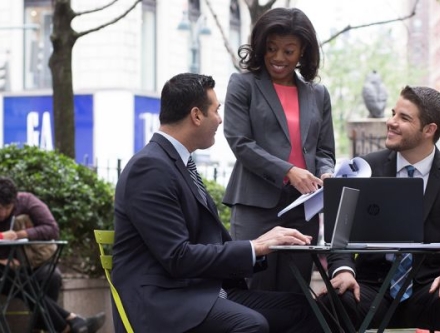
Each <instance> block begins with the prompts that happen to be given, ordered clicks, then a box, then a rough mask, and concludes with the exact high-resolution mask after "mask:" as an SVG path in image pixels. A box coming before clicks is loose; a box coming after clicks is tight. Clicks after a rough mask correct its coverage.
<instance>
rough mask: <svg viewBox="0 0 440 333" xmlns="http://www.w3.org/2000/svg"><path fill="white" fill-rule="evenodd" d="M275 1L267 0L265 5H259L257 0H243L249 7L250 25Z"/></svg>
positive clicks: (275, 0)
mask: <svg viewBox="0 0 440 333" xmlns="http://www.w3.org/2000/svg"><path fill="white" fill-rule="evenodd" d="M275 2H277V0H269V1H268V2H267V3H266V4H265V5H263V6H260V4H259V3H258V0H245V3H246V6H247V7H248V9H249V14H250V15H251V22H252V26H253V25H254V24H255V22H257V20H258V18H259V17H260V16H261V15H262V14H263V13H265V12H267V11H268V10H269V9H271V8H272V6H273V4H274V3H275Z"/></svg>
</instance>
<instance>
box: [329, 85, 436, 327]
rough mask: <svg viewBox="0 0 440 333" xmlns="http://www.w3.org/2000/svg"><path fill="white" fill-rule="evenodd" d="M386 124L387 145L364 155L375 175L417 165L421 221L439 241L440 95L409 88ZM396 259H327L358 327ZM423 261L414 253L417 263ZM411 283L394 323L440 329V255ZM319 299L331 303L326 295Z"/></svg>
mask: <svg viewBox="0 0 440 333" xmlns="http://www.w3.org/2000/svg"><path fill="white" fill-rule="evenodd" d="M387 128H388V133H387V138H386V142H385V144H386V147H387V149H385V150H381V151H378V152H374V153H371V154H369V155H367V156H365V160H366V161H367V162H368V163H369V164H370V166H371V169H372V177H408V172H407V169H406V166H408V165H412V166H413V167H415V172H414V177H420V178H423V181H424V221H420V223H423V225H424V242H427V243H433V242H440V152H439V150H438V149H437V147H436V145H435V143H436V142H437V141H438V139H439V137H440V93H439V92H438V91H436V90H434V89H431V88H427V87H409V86H407V87H405V88H404V89H403V90H402V91H401V93H400V97H399V99H398V100H397V103H396V105H395V106H394V108H393V109H392V115H391V117H390V118H389V119H388V120H387ZM410 176H411V175H410ZM391 260H392V257H390V256H386V255H385V254H375V255H371V254H369V255H366V254H359V255H358V256H357V258H356V260H355V258H354V257H352V256H345V255H330V256H329V257H328V264H329V265H328V273H329V275H330V277H332V280H331V282H332V285H333V287H334V288H336V289H338V291H339V294H340V295H341V300H342V301H343V303H344V306H345V308H346V309H347V312H348V314H349V316H350V319H351V321H352V322H353V324H354V326H355V327H356V328H359V326H360V324H361V322H362V320H363V319H364V318H365V315H366V313H367V311H368V310H369V308H370V306H371V303H372V302H373V300H374V297H375V296H376V295H377V293H378V291H379V288H380V287H381V285H382V281H383V280H384V279H385V276H386V274H387V273H388V271H389V269H390V267H391ZM419 260H420V257H419V256H417V255H413V260H412V265H413V266H415V265H417V264H418V262H419ZM412 282H413V285H412V294H411V296H410V297H409V298H407V299H405V300H403V301H401V302H400V303H399V306H398V307H397V310H396V312H395V314H394V317H393V318H392V320H391V323H390V326H392V327H393V326H394V327H420V328H425V329H430V330H439V329H440V316H439V313H440V297H439V295H440V290H439V286H440V254H437V253H436V254H434V253H433V254H431V255H428V256H427V257H426V259H425V260H424V261H423V263H422V266H421V268H420V269H419V271H418V272H417V274H416V276H415V278H414V279H413V281H412ZM320 300H321V301H323V302H324V303H328V299H327V297H321V298H320ZM392 301H393V298H392V295H391V293H390V292H389V291H388V292H387V293H386V294H385V297H384V300H383V301H382V303H381V304H380V305H379V307H378V308H377V310H376V314H375V316H374V318H373V320H372V327H378V326H379V323H380V321H381V320H382V318H383V317H384V316H385V313H386V311H387V309H388V308H389V307H390V304H391V302H392ZM342 325H343V323H342ZM335 331H336V329H335Z"/></svg>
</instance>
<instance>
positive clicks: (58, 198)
mask: <svg viewBox="0 0 440 333" xmlns="http://www.w3.org/2000/svg"><path fill="white" fill-rule="evenodd" d="M0 175H2V176H8V177H11V178H12V179H13V180H14V181H15V183H16V184H17V187H18V188H19V190H20V191H27V192H31V193H33V194H35V195H36V196H37V197H39V198H40V199H41V200H42V201H44V202H45V203H46V204H47V205H48V206H49V209H50V210H51V212H52V214H53V215H54V217H55V219H56V220H57V222H58V224H59V227H60V238H61V239H63V240H67V241H68V242H69V245H68V246H66V247H65V249H64V250H63V257H62V264H63V265H64V266H66V267H69V268H71V269H73V270H75V271H77V272H79V273H83V274H87V275H89V276H95V275H101V274H102V269H101V268H100V262H99V256H98V253H99V252H98V249H97V246H96V243H95V238H94V235H93V230H94V229H110V228H113V195H114V187H113V185H112V184H110V183H107V182H105V181H103V180H100V179H98V177H97V175H96V172H94V171H93V170H91V169H89V168H88V167H86V166H83V165H79V164H76V163H75V161H74V160H72V159H71V158H68V157H66V156H64V155H62V154H59V153H56V152H53V151H43V150H40V149H39V148H37V147H31V146H24V147H23V148H19V147H18V146H15V145H10V146H7V147H5V148H2V149H0Z"/></svg>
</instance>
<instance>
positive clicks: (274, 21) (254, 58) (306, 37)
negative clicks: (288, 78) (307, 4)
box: [238, 8, 320, 82]
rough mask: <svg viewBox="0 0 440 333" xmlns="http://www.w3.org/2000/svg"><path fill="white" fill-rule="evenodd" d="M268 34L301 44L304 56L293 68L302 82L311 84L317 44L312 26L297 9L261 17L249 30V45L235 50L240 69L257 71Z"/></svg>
mask: <svg viewBox="0 0 440 333" xmlns="http://www.w3.org/2000/svg"><path fill="white" fill-rule="evenodd" d="M270 34H277V35H280V36H286V35H293V36H296V37H298V38H299V39H300V40H301V43H302V46H303V47H304V53H303V55H302V56H301V60H300V62H299V66H298V67H297V68H298V69H299V72H300V73H301V75H302V76H303V77H304V79H305V80H306V81H309V82H310V81H313V80H314V79H315V77H316V76H317V75H318V68H319V62H320V54H319V44H318V40H317V38H316V32H315V28H314V27H313V25H312V22H310V20H309V18H308V17H307V16H306V14H304V12H302V11H301V10H299V9H298V8H274V9H271V10H269V11H267V12H265V13H264V14H263V15H261V17H260V18H259V19H258V21H257V23H255V26H254V28H253V29H252V34H251V43H250V44H244V45H242V46H240V48H239V49H238V56H239V57H240V67H241V68H243V69H246V70H249V71H251V72H254V73H256V72H259V71H261V69H262V68H263V67H264V55H265V53H266V40H267V37H268V36H269V35H270Z"/></svg>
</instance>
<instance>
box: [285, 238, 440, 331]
mask: <svg viewBox="0 0 440 333" xmlns="http://www.w3.org/2000/svg"><path fill="white" fill-rule="evenodd" d="M277 251H278V252H281V253H283V252H284V253H292V252H296V253H300V252H302V253H304V252H306V253H309V254H310V255H311V257H312V259H313V262H314V264H315V266H316V268H317V269H318V271H319V274H320V275H321V278H322V280H323V282H324V283H325V286H326V288H327V291H328V295H329V297H330V303H331V304H332V309H331V311H332V312H333V314H334V315H336V313H338V314H339V315H340V316H341V317H342V320H343V321H344V323H346V324H347V325H348V331H349V332H352V333H356V332H360V333H363V332H365V331H366V330H367V329H368V326H369V325H370V323H371V320H372V319H373V316H374V314H375V312H376V309H377V308H378V306H379V304H380V302H381V301H382V299H383V297H384V295H385V293H386V292H387V290H388V288H389V286H390V282H391V279H392V277H393V275H394V273H395V272H396V270H397V268H398V266H399V263H400V261H401V260H402V257H403V254H405V253H413V254H418V255H421V256H422V257H421V260H420V261H419V263H418V265H417V266H416V267H413V269H412V270H411V272H410V273H409V274H408V275H407V277H406V280H405V283H404V284H403V285H402V288H401V289H400V291H399V293H398V294H397V296H396V298H395V299H394V301H393V302H392V303H391V306H390V307H389V309H388V311H387V312H386V314H385V317H384V318H383V319H382V321H381V323H380V325H379V328H378V331H377V332H383V331H384V330H385V328H386V326H387V325H388V323H389V321H390V319H391V317H392V315H393V314H394V312H395V310H396V308H397V306H398V304H399V301H400V299H401V297H402V295H403V294H404V292H405V290H406V288H407V287H408V285H409V284H410V282H411V280H412V279H413V277H414V276H415V274H416V273H417V272H418V270H419V269H420V266H421V264H422V263H423V261H424V260H425V257H426V255H427V254H431V253H433V252H440V249H415V248H414V249H408V248H405V249H397V248H387V249H331V250H324V249H295V248H294V247H293V246H292V247H290V248H288V249H282V250H279V249H277ZM333 253H339V254H356V253H359V254H360V253H362V254H365V253H366V254H378V253H383V254H387V253H392V254H395V255H396V260H394V261H393V263H392V265H391V268H390V270H389V271H388V274H387V276H386V277H385V279H384V280H383V282H382V285H381V288H380V289H379V293H378V294H377V295H376V297H375V299H374V301H373V303H372V304H371V307H370V309H369V311H368V313H367V315H366V316H365V318H364V320H363V322H362V324H361V326H360V328H359V330H358V331H357V330H356V329H355V328H354V327H353V325H352V324H351V321H350V319H349V317H348V314H347V311H346V310H345V308H344V306H343V305H342V302H341V300H340V299H339V296H338V294H337V291H336V290H335V289H334V288H333V286H332V284H331V282H330V278H329V277H328V275H327V272H326V271H325V269H324V267H323V266H322V263H321V260H320V259H319V255H322V254H326V255H328V254H333ZM289 267H290V269H291V271H292V272H293V275H294V276H295V278H296V280H297V281H298V283H299V285H300V287H301V289H302V291H303V292H304V294H305V296H306V298H307V300H308V302H309V304H310V306H311V307H312V309H313V311H314V313H315V315H316V317H317V318H318V320H319V323H320V324H321V327H322V328H323V330H324V332H327V333H334V332H332V331H331V330H330V327H329V325H328V323H327V321H326V320H325V318H324V315H323V314H322V311H321V309H320V308H319V306H318V304H317V302H316V300H315V299H314V298H313V296H312V293H311V292H310V289H309V288H310V286H309V285H308V283H306V281H305V280H304V278H303V277H302V275H301V273H300V271H299V270H298V268H297V267H296V265H295V263H294V262H293V261H291V260H290V261H289Z"/></svg>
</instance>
